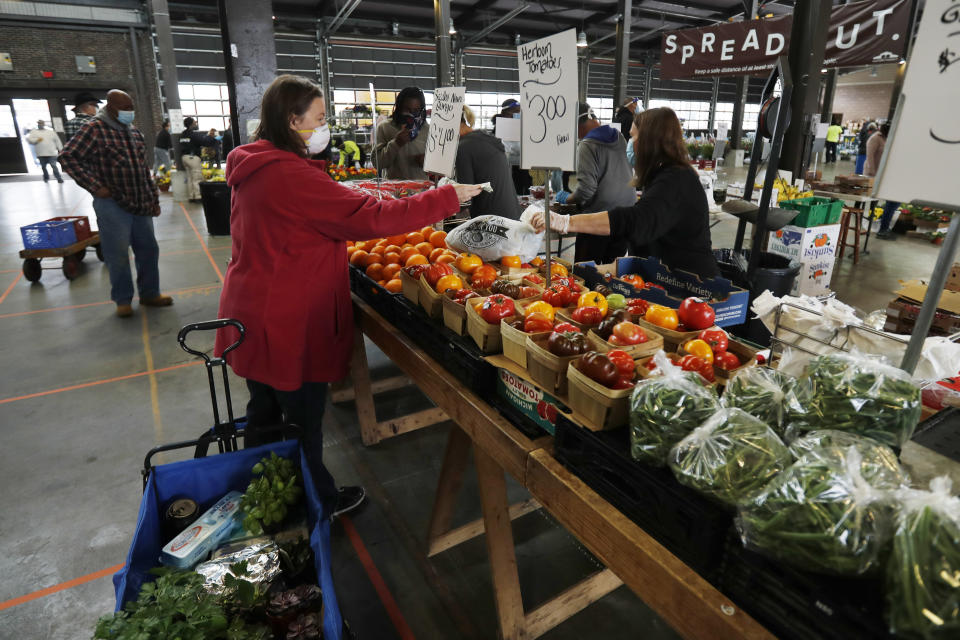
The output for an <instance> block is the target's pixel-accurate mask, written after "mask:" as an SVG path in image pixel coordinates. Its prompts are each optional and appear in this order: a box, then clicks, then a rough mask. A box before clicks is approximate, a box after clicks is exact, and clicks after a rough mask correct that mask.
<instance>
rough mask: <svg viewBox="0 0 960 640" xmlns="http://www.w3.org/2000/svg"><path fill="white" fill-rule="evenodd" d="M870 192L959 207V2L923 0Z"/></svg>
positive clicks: (897, 198)
mask: <svg viewBox="0 0 960 640" xmlns="http://www.w3.org/2000/svg"><path fill="white" fill-rule="evenodd" d="M908 65H909V66H908V67H907V75H906V78H904V82H903V94H902V95H901V96H900V106H899V108H898V110H897V117H896V120H895V121H894V123H893V129H892V130H891V132H890V137H889V140H888V142H887V145H886V147H885V149H884V153H883V161H882V162H881V163H880V172H879V174H878V175H877V185H876V189H875V194H876V195H877V196H878V197H880V198H883V199H886V200H893V201H896V202H910V201H912V200H925V201H927V202H935V203H938V204H942V205H945V206H953V207H955V208H960V190H958V189H957V167H958V166H960V118H958V117H957V112H958V110H960V4H957V2H956V0H927V3H926V6H925V7H924V10H923V18H922V19H921V20H920V29H919V31H918V33H917V39H916V41H915V43H914V45H913V52H912V53H911V54H910V60H909V62H908Z"/></svg>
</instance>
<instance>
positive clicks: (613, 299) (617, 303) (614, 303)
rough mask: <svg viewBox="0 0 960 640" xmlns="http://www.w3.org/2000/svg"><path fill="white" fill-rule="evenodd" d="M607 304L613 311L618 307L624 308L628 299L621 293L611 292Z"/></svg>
mask: <svg viewBox="0 0 960 640" xmlns="http://www.w3.org/2000/svg"><path fill="white" fill-rule="evenodd" d="M607 306H608V307H609V308H610V310H611V311H616V310H617V309H624V308H626V306H627V299H626V298H624V297H623V296H622V295H620V294H619V293H611V294H610V295H608V296H607Z"/></svg>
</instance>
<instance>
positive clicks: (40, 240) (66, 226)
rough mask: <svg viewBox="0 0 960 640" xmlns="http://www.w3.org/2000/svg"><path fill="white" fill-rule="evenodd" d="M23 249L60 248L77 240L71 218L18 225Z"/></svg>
mask: <svg viewBox="0 0 960 640" xmlns="http://www.w3.org/2000/svg"><path fill="white" fill-rule="evenodd" d="M20 235H21V236H23V248H24V249H60V248H62V247H69V246H70V245H72V244H74V243H75V242H76V241H77V232H76V230H75V229H74V226H73V220H57V221H52V220H44V221H43V222H35V223H33V224H28V225H27V226H25V227H20Z"/></svg>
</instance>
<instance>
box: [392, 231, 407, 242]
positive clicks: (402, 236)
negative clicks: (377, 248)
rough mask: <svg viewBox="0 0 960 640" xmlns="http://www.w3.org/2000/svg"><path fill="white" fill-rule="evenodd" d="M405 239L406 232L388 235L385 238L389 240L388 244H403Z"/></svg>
mask: <svg viewBox="0 0 960 640" xmlns="http://www.w3.org/2000/svg"><path fill="white" fill-rule="evenodd" d="M406 241H407V234H405V233H400V234H397V235H395V236H390V237H388V238H387V242H389V243H390V244H403V243H404V242H406Z"/></svg>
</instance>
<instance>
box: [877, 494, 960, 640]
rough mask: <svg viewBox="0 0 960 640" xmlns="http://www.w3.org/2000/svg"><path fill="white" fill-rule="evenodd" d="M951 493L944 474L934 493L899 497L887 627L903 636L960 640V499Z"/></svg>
mask: <svg viewBox="0 0 960 640" xmlns="http://www.w3.org/2000/svg"><path fill="white" fill-rule="evenodd" d="M950 490H951V482H950V479H949V478H947V477H945V476H944V477H940V478H934V479H933V480H932V481H931V482H930V491H919V490H916V489H908V490H905V491H903V492H901V493H900V494H899V497H900V503H901V511H900V517H899V521H898V526H897V532H896V534H895V535H894V536H893V552H892V554H891V556H890V561H889V562H888V563H887V575H886V587H887V588H886V595H887V607H886V613H887V623H888V624H889V625H890V631H891V633H894V634H896V635H898V636H904V637H908V638H924V639H925V640H934V639H940V638H943V639H944V640H945V639H946V638H960V498H957V497H956V496H952V495H950Z"/></svg>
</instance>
